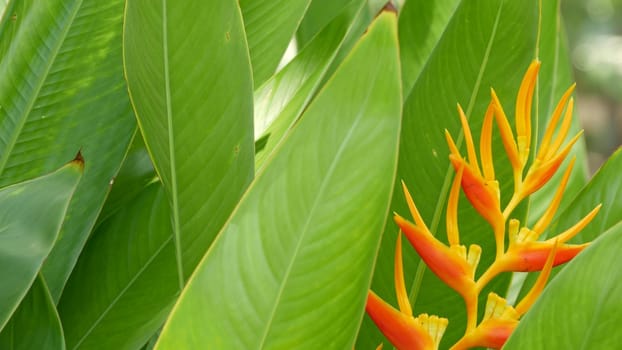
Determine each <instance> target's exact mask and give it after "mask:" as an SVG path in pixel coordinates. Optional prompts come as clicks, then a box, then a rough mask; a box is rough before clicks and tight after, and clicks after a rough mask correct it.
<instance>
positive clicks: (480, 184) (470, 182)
mask: <svg viewBox="0 0 622 350" xmlns="http://www.w3.org/2000/svg"><path fill="white" fill-rule="evenodd" d="M489 111H492V109H490V108H489ZM458 114H459V115H460V122H461V124H462V130H463V132H464V138H465V142H466V145H467V155H468V158H467V159H468V161H467V160H465V159H464V158H463V157H462V156H461V155H460V151H459V150H458V147H457V146H456V143H455V142H454V140H453V138H452V137H451V135H450V134H449V132H448V131H447V130H445V138H446V139H447V144H448V145H449V150H450V152H451V154H450V155H449V160H451V163H452V165H453V167H454V169H455V170H456V171H458V170H459V169H460V168H461V167H463V168H464V173H463V174H462V190H463V191H464V194H465V195H466V197H467V198H468V200H469V202H471V205H473V208H475V210H476V211H477V212H478V213H479V214H480V215H481V216H482V217H483V218H484V219H486V221H488V223H490V225H491V226H492V227H493V229H495V231H498V228H499V226H501V225H503V215H502V213H501V204H500V192H499V184H498V183H497V181H496V180H495V179H494V167H493V165H492V151H491V150H489V148H490V147H491V145H490V142H489V141H488V143H487V142H486V141H487V140H489V138H490V137H491V134H489V133H488V134H484V133H482V137H481V139H480V149H481V151H480V152H481V153H482V168H483V169H484V170H485V171H484V174H482V171H481V170H480V168H479V165H478V162H477V156H476V154H475V145H474V143H473V137H472V136H471V130H470V128H469V124H468V122H467V119H466V116H465V114H464V111H463V110H462V108H461V107H460V105H458ZM489 114H490V112H488V113H487V115H489ZM488 119H491V118H490V117H488ZM484 161H486V162H485V163H484ZM491 176H492V177H491Z"/></svg>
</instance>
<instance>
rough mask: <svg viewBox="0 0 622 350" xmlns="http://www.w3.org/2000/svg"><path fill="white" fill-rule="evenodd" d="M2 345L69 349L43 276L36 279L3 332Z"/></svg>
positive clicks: (14, 348) (13, 348) (9, 349)
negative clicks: (66, 347) (66, 346)
mask: <svg viewBox="0 0 622 350" xmlns="http://www.w3.org/2000/svg"><path fill="white" fill-rule="evenodd" d="M0 348H2V349H5V350H18V349H23V350H31V349H59V350H61V349H65V339H63V328H62V326H61V323H60V319H59V318H58V313H57V312H56V306H55V305H54V300H52V296H51V295H50V291H49V290H48V288H47V286H46V285H45V281H44V280H43V278H41V276H39V277H38V278H36V279H35V281H34V283H33V284H32V286H31V287H30V290H29V291H28V294H26V296H25V297H24V300H22V302H21V304H20V305H19V307H18V308H17V310H16V311H15V313H14V314H13V317H12V318H11V320H10V321H9V323H8V324H7V325H6V326H5V327H4V329H3V330H2V332H0Z"/></svg>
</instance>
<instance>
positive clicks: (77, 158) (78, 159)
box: [71, 150, 84, 169]
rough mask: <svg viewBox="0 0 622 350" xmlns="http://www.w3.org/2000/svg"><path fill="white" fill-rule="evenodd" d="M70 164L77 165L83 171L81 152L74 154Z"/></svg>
mask: <svg viewBox="0 0 622 350" xmlns="http://www.w3.org/2000/svg"><path fill="white" fill-rule="evenodd" d="M71 162H72V163H74V164H76V165H78V166H79V167H80V168H81V169H84V158H83V157H82V150H79V151H78V154H76V156H75V157H74V158H73V160H72V161H71Z"/></svg>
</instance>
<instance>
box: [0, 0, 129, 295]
mask: <svg viewBox="0 0 622 350" xmlns="http://www.w3.org/2000/svg"><path fill="white" fill-rule="evenodd" d="M123 4H124V1H123V0H113V1H105V2H101V1H96V0H71V1H67V0H50V1H35V0H22V1H11V2H10V3H9V5H8V6H9V8H10V9H11V11H10V13H11V15H10V16H5V17H4V18H3V19H2V22H1V23H0V27H1V29H0V33H1V35H0V51H2V54H1V55H0V77H2V79H0V186H6V185H8V184H13V183H17V182H20V181H24V180H26V179H31V178H33V177H36V176H41V175H43V174H46V173H48V172H51V171H53V170H54V169H57V168H59V167H60V166H62V165H63V164H64V162H66V160H67V159H70V158H71V157H72V156H73V155H74V154H76V153H77V152H78V150H82V154H83V155H84V157H85V158H86V159H87V160H88V162H87V165H86V169H85V173H84V177H83V179H82V181H81V182H80V185H79V186H78V189H77V190H76V194H75V195H74V197H73V199H72V203H71V206H70V207H69V212H68V215H67V219H66V221H65V222H64V224H63V228H62V231H61V234H60V240H59V242H58V243H57V244H56V245H55V246H54V250H53V251H52V253H51V254H50V256H49V257H48V259H47V260H46V263H45V265H44V268H43V276H44V278H45V280H46V282H47V284H48V286H49V288H50V291H51V293H52V296H53V298H54V299H55V300H57V299H58V297H59V296H60V293H61V291H62V288H63V286H64V284H65V281H66V280H67V278H68V277H69V274H70V272H71V270H72V268H73V265H74V264H75V261H76V260H77V259H78V255H79V253H80V251H81V250H82V247H83V245H84V243H85V241H86V239H87V237H88V235H89V233H90V231H91V229H92V227H93V224H94V223H95V220H96V218H97V214H98V213H99V211H100V210H101V207H102V205H103V202H104V199H105V197H106V193H107V191H108V188H109V183H110V180H111V179H112V178H113V176H114V174H115V173H116V171H117V170H118V168H119V166H120V164H121V161H122V159H123V156H124V154H125V151H126V149H127V146H128V144H129V141H130V139H131V136H132V134H133V133H134V130H135V122H134V119H133V118H132V114H131V108H130V104H129V100H128V98H127V92H126V88H125V83H124V82H123V76H122V70H121V44H120V38H121V29H122V27H121V20H122V17H121V14H122V11H123Z"/></svg>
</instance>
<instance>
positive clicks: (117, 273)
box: [58, 167, 179, 349]
mask: <svg viewBox="0 0 622 350" xmlns="http://www.w3.org/2000/svg"><path fill="white" fill-rule="evenodd" d="M124 168H126V167H124ZM137 178H140V176H137ZM127 183H132V181H127ZM119 188H120V189H127V187H126V186H123V187H119ZM116 190H117V189H116V188H115V189H113V192H115V191H116ZM120 209H121V210H119V211H117V212H116V213H114V214H113V215H112V216H110V217H109V218H108V219H107V220H104V221H103V222H101V223H100V224H99V225H98V229H97V230H96V231H95V232H94V233H93V237H92V238H91V239H90V240H89V242H88V243H87V244H86V246H85V247H84V253H83V254H82V256H81V257H80V259H79V260H78V263H77V264H76V268H75V271H74V273H73V274H72V275H71V278H70V279H69V281H68V282H67V287H66V289H65V292H64V293H63V297H62V298H61V300H60V302H59V304H58V311H59V313H60V317H61V319H62V321H63V325H64V329H65V338H66V342H67V347H68V348H69V349H92V348H102V349H137V348H139V347H140V346H142V345H143V344H145V343H146V342H147V340H148V339H149V338H150V337H151V336H152V335H153V334H154V333H155V332H156V330H157V329H158V328H159V327H160V326H161V325H162V324H163V323H164V320H165V318H166V316H167V315H168V312H169V310H170V308H171V307H172V305H173V302H174V300H175V297H176V295H177V294H178V293H179V285H178V283H177V272H176V268H175V266H176V265H175V246H174V243H173V235H172V229H171V225H170V219H169V216H168V213H169V208H168V200H167V198H166V195H165V193H164V191H163V189H162V186H161V185H160V183H159V182H156V183H151V184H150V185H147V187H146V188H145V187H141V193H140V194H139V195H138V196H136V197H134V198H133V200H132V201H131V202H127V203H126V204H125V205H123V206H121V207H120ZM85 287H86V288H85Z"/></svg>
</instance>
